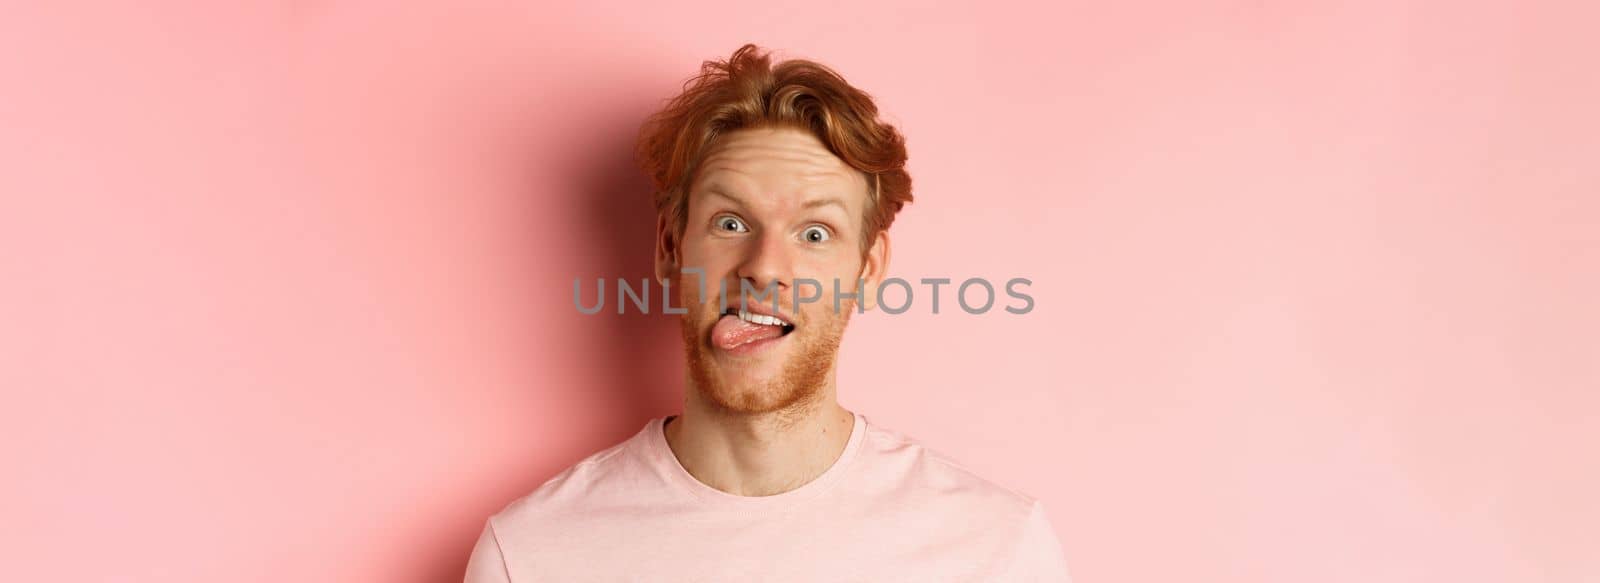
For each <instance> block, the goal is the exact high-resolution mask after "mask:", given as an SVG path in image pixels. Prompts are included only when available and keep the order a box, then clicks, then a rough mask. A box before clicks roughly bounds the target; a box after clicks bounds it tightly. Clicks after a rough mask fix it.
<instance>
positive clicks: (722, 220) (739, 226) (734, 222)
mask: <svg viewBox="0 0 1600 583" xmlns="http://www.w3.org/2000/svg"><path fill="white" fill-rule="evenodd" d="M716 223H717V229H720V230H723V231H727V232H730V233H743V232H746V231H749V230H750V228H749V227H746V226H745V225H744V221H741V220H739V219H738V218H735V217H730V216H727V215H723V216H720V217H717V221H716Z"/></svg>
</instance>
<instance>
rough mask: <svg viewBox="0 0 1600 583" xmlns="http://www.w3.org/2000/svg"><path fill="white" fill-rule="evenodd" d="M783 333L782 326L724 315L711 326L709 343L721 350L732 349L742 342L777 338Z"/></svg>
mask: <svg viewBox="0 0 1600 583" xmlns="http://www.w3.org/2000/svg"><path fill="white" fill-rule="evenodd" d="M782 335H783V327H782V326H766V325H762V324H756V323H753V322H746V321H744V320H740V319H739V317H738V316H733V315H726V316H723V317H722V319H721V320H717V325H716V326H712V327H711V343H712V344H713V345H715V346H716V347H717V348H721V349H723V350H732V349H734V348H737V347H739V346H740V345H742V344H746V343H750V342H755V341H757V340H766V339H768V338H777V337H779V336H782Z"/></svg>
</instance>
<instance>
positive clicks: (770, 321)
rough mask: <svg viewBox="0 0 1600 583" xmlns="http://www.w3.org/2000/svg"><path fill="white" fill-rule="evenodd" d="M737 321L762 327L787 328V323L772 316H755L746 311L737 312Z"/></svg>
mask: <svg viewBox="0 0 1600 583" xmlns="http://www.w3.org/2000/svg"><path fill="white" fill-rule="evenodd" d="M739 319H740V320H744V321H746V322H750V323H752V324H761V325H762V326H788V325H789V323H788V322H785V321H783V320H779V319H777V318H774V317H772V316H768V315H764V314H756V313H752V312H750V311H747V310H739Z"/></svg>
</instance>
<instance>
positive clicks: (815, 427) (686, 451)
mask: <svg viewBox="0 0 1600 583" xmlns="http://www.w3.org/2000/svg"><path fill="white" fill-rule="evenodd" d="M688 384H689V385H690V386H689V387H688V389H689V390H688V391H686V393H687V394H686V396H685V398H684V410H683V414H681V415H677V416H674V417H673V418H672V419H671V420H670V421H669V422H668V423H667V426H666V439H667V445H668V446H669V447H670V448H671V449H672V453H673V455H675V456H677V458H678V463H679V464H681V465H683V468H684V469H685V470H688V471H689V474H690V475H692V476H694V477H695V479H697V480H699V481H700V482H701V483H704V484H706V485H707V486H710V487H712V488H716V489H718V490H721V491H723V492H727V493H729V494H734V495H738V496H771V495H774V494H782V493H784V492H788V491H790V490H793V489H795V488H799V487H801V486H804V485H805V484H807V483H809V482H811V481H812V480H815V479H816V478H817V477H818V476H820V475H822V473H823V472H825V471H827V470H828V468H830V467H832V466H833V463H834V462H835V461H837V460H838V459H839V455H840V454H842V453H843V452H844V448H845V445H846V444H847V443H848V442H849V440H850V431H851V430H852V429H853V428H854V427H855V414H854V413H852V412H850V411H849V410H847V409H845V408H844V407H841V406H839V403H838V401H837V399H835V397H834V389H833V386H832V385H833V383H828V386H827V387H826V388H825V390H823V391H820V392H819V393H818V398H817V399H815V400H812V401H810V402H807V403H797V404H796V405H795V406H794V407H790V408H788V409H784V410H780V411H772V412H767V413H754V414H750V413H739V412H731V411H726V410H721V409H719V408H717V407H714V406H711V405H710V404H708V403H706V402H705V400H704V399H702V398H701V397H700V394H699V391H698V389H696V388H695V387H694V386H693V382H692V381H691V382H690V383H688Z"/></svg>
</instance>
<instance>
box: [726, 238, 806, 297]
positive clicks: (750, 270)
mask: <svg viewBox="0 0 1600 583" xmlns="http://www.w3.org/2000/svg"><path fill="white" fill-rule="evenodd" d="M791 253H793V246H792V245H790V244H789V242H788V240H787V239H785V238H784V236H783V235H782V234H779V233H775V232H772V231H764V232H762V233H761V234H760V235H758V236H756V237H751V242H750V246H749V248H748V249H747V250H746V253H745V257H744V261H743V262H742V263H741V264H740V265H739V270H738V276H739V279H740V280H743V281H748V282H750V285H752V286H754V287H755V291H756V292H757V293H763V292H765V291H766V290H767V288H768V287H769V286H771V287H772V288H773V289H776V290H778V291H787V290H788V289H789V286H790V285H791V284H792V281H791V279H792V278H793V273H794V263H793V262H794V257H793V256H792V255H791Z"/></svg>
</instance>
